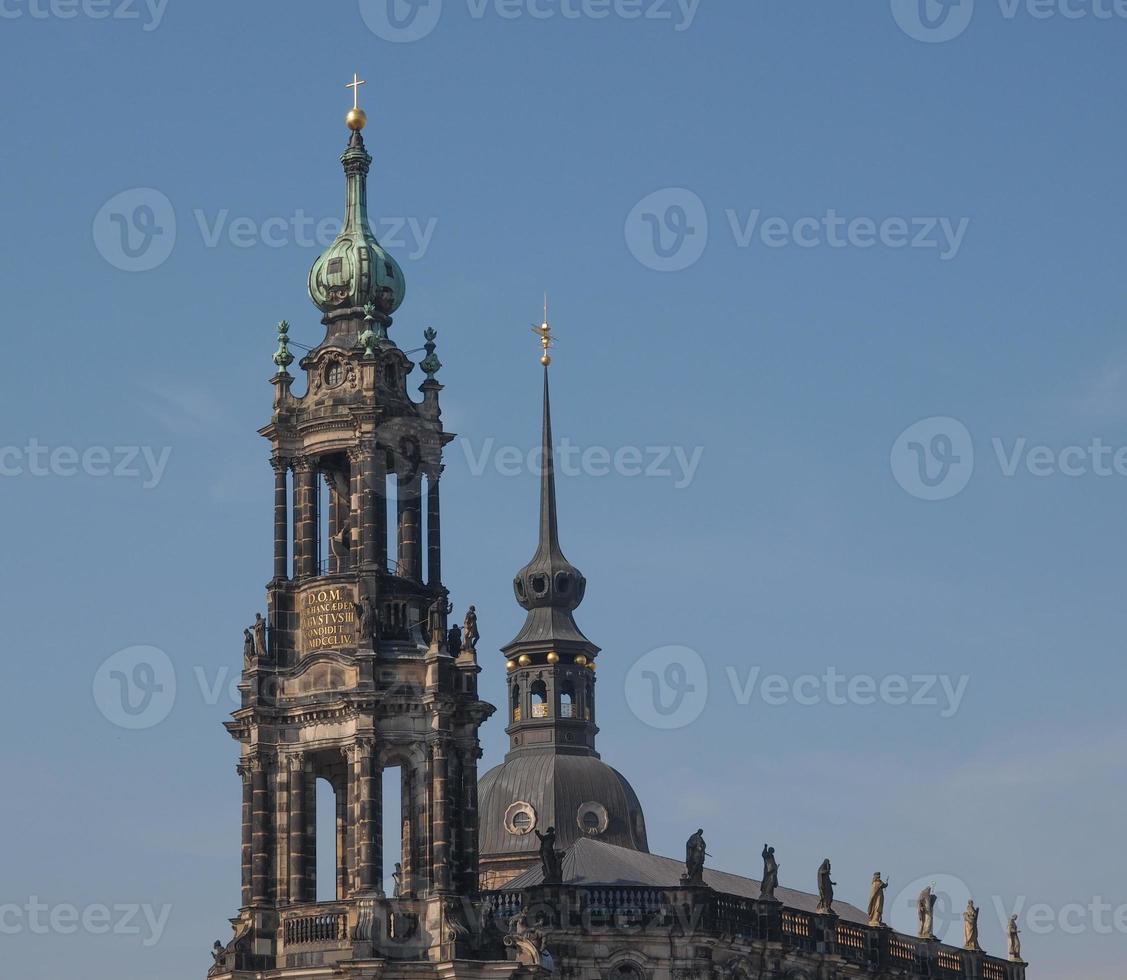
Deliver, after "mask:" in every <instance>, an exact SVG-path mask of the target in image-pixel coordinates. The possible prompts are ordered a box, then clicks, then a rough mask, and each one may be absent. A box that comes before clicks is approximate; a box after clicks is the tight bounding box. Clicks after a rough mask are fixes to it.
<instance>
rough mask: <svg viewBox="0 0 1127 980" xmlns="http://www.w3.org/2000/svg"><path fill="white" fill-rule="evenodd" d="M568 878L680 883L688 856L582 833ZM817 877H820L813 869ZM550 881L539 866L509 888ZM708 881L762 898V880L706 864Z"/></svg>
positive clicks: (838, 907)
mask: <svg viewBox="0 0 1127 980" xmlns="http://www.w3.org/2000/svg"><path fill="white" fill-rule="evenodd" d="M563 872H564V875H563V877H564V882H565V883H566V884H569V885H623V886H629V885H639V886H651V887H657V888H676V887H678V886H679V885H680V882H681V875H683V874H684V873H685V864H684V862H683V861H676V860H674V859H673V858H667V857H660V856H659V855H657V854H643V853H641V852H640V851H634V850H630V849H629V848H625V847H616V846H614V845H613V844H607V843H604V842H602V841H597V840H590V839H588V838H581V839H580V840H578V841H576V842H575V844H574V845H573V846H572V847H571V848H570V849H569V850H568V852H567V854H565V855H564V862H563ZM811 877H814V876H813V875H811ZM543 881H544V873H543V871H541V869H540V868H539V867H535V868H530V869H529V870H528V871H526V872H524V874H522V875H519V876H518V877H516V878H513V879H512V881H510V882H508V883H507V884H506V885H504V886H503V890H504V891H517V890H520V889H522V888H531V887H534V886H536V885H539V884H541V883H542V882H543ZM704 883H705V884H706V885H708V887H709V888H712V889H713V890H714V891H718V892H722V893H723V894H725V895H737V896H739V897H741V898H759V882H758V881H755V880H754V879H752V878H744V877H743V876H741V875H733V874H728V873H726V872H724V871H713V870H712V869H711V868H705V871H704ZM775 897H776V898H777V899H778V900H779V901H780V902H782V903H783V904H784V905H786V906H788V907H790V908H793V909H799V910H801V911H804V912H813V911H815V910H816V909H817V907H818V896H817V895H810V894H808V893H807V892H799V891H794V890H793V889H791V888H783V887H781V886H780V887H779V888H777V889H776V890H775ZM834 911H835V912H836V913H837V914H838V916H839V917H840V918H842V919H845V920H846V921H848V922H857V923H861V924H864V923H866V922H867V921H868V918H869V917H868V916H867V915H866V914H865V913H864V912H862V911H861V910H860V909H859V908H856V907H855V906H853V905H850V904H848V903H847V902H834Z"/></svg>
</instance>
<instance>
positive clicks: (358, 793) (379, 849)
mask: <svg viewBox="0 0 1127 980" xmlns="http://www.w3.org/2000/svg"><path fill="white" fill-rule="evenodd" d="M374 748H375V747H374V745H373V743H372V742H371V740H369V739H361V740H360V741H358V742H357V743H356V745H355V746H354V751H353V754H352V756H351V758H352V781H353V782H352V784H353V786H354V787H355V789H354V791H353V792H354V795H353V797H352V798H353V799H355V800H356V801H357V804H356V807H355V811H354V812H355V820H356V834H355V857H354V869H355V876H354V879H353V880H354V881H355V885H356V890H357V891H358V892H359V893H360V894H362V895H364V894H370V893H372V892H376V891H379V890H380V887H381V882H380V877H379V876H380V874H381V872H382V869H383V840H382V834H381V832H380V831H381V828H380V817H381V816H382V813H381V812H380V811H381V810H382V796H383V783H382V774H381V773H380V771H379V768H378V766H377V764H376V759H375V751H374Z"/></svg>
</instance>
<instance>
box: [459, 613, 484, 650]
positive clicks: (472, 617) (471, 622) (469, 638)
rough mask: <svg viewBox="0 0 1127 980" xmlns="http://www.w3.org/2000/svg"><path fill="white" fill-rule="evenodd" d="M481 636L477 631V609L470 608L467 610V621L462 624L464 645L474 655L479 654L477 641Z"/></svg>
mask: <svg viewBox="0 0 1127 980" xmlns="http://www.w3.org/2000/svg"><path fill="white" fill-rule="evenodd" d="M480 639H481V634H480V633H479V632H478V631H477V607H476V606H470V608H469V609H467V610H466V621H465V623H463V624H462V643H463V644H464V645H465V646H466V647H467V648H468V649H470V650H473V652H474V653H477V641H478V640H480Z"/></svg>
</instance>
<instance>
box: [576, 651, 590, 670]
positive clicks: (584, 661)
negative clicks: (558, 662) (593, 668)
mask: <svg viewBox="0 0 1127 980" xmlns="http://www.w3.org/2000/svg"><path fill="white" fill-rule="evenodd" d="M575 662H576V663H577V664H579V666H580V667H586V666H587V658H586V657H585V656H583V654H580V655H579V656H578V657H576V658H575Z"/></svg>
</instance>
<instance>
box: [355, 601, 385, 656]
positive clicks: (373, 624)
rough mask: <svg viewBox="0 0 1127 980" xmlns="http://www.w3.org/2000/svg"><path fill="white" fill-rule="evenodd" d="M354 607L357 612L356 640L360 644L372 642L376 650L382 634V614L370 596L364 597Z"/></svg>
mask: <svg viewBox="0 0 1127 980" xmlns="http://www.w3.org/2000/svg"><path fill="white" fill-rule="evenodd" d="M352 607H353V608H354V609H355V610H356V640H357V642H358V643H367V642H369V641H370V642H371V644H372V649H373V650H374V649H375V644H376V640H377V639H378V638H379V632H380V614H379V612H378V610H377V609H376V604H375V602H373V601H372V597H371V596H370V595H367V594H365V595H362V596H361V597H360V601H359V602H354V603H353V604H352Z"/></svg>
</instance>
